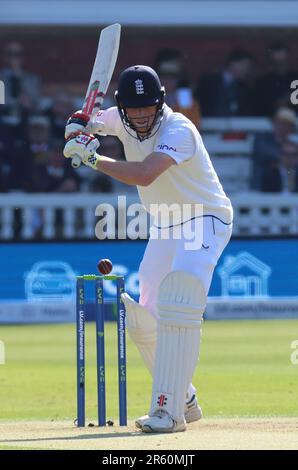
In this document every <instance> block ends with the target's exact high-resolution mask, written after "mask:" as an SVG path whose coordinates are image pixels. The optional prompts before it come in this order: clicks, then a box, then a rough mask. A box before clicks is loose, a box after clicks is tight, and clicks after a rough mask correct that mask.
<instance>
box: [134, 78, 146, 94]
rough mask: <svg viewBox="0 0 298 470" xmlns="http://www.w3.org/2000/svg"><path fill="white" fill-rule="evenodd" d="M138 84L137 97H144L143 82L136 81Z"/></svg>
mask: <svg viewBox="0 0 298 470" xmlns="http://www.w3.org/2000/svg"><path fill="white" fill-rule="evenodd" d="M135 84H136V94H137V95H143V94H144V85H143V80H140V79H139V80H135Z"/></svg>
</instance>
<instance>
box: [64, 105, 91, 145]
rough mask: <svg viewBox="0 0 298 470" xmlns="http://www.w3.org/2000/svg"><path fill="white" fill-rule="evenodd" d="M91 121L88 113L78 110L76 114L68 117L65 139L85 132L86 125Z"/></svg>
mask: <svg viewBox="0 0 298 470" xmlns="http://www.w3.org/2000/svg"><path fill="white" fill-rule="evenodd" d="M88 122H89V116H88V114H85V113H83V111H80V110H79V111H76V112H75V113H74V114H72V115H71V116H70V118H68V120H67V123H66V127H65V135H64V136H65V139H66V140H69V139H71V138H72V137H75V136H76V135H78V134H80V133H81V132H84V131H85V129H86V126H87V124H88Z"/></svg>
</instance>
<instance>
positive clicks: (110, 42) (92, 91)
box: [72, 23, 121, 168]
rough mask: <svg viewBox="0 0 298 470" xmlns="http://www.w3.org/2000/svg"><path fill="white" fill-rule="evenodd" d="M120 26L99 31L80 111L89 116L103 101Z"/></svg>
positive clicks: (77, 161) (75, 161)
mask: <svg viewBox="0 0 298 470" xmlns="http://www.w3.org/2000/svg"><path fill="white" fill-rule="evenodd" d="M120 33H121V25H120V24H118V23H115V24H112V25H110V26H107V27H106V28H104V29H103V30H102V31H101V34H100V37H99V41H98V47H97V53H96V57H95V62H94V65H93V70H92V74H91V78H90V82H89V85H88V90H87V93H86V97H85V100H84V104H83V107H82V110H83V112H84V113H86V114H88V116H91V115H92V114H94V113H95V112H97V111H98V110H99V109H100V107H101V105H102V103H103V100H104V97H105V95H106V92H107V89H108V86H109V84H110V81H111V78H112V75H113V72H114V68H115V65H116V61H117V56H118V50H119V44H120ZM80 164H81V159H80V158H79V157H78V156H75V157H73V159H72V166H73V167H74V168H77V167H79V166H80Z"/></svg>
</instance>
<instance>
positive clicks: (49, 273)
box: [25, 261, 76, 301]
mask: <svg viewBox="0 0 298 470" xmlns="http://www.w3.org/2000/svg"><path fill="white" fill-rule="evenodd" d="M75 288H76V275H75V272H74V271H73V269H72V267H71V266H70V265H69V264H68V263H65V262H63V261H39V262H37V263H35V264H34V265H33V266H32V268H31V270H30V271H29V272H28V274H27V275H26V278H25V294H26V297H27V300H34V301H42V300H60V301H61V300H73V299H74V296H75Z"/></svg>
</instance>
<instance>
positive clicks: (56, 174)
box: [0, 42, 298, 192]
mask: <svg viewBox="0 0 298 470" xmlns="http://www.w3.org/2000/svg"><path fill="white" fill-rule="evenodd" d="M268 51H269V52H268V53H269V55H270V62H271V71H270V72H269V73H266V74H264V75H258V73H256V68H257V66H256V64H255V62H254V58H253V56H252V55H251V54H250V53H248V52H247V51H245V50H233V51H231V53H230V54H229V55H228V57H227V58H226V60H225V61H224V65H223V67H222V69H220V70H217V71H216V72H215V73H210V74H207V75H204V76H201V77H199V78H198V81H197V83H191V82H190V81H189V79H188V77H187V76H186V73H185V70H186V68H185V60H184V58H183V57H182V56H181V54H180V53H179V51H177V50H175V49H173V50H172V49H166V50H161V51H159V53H158V54H157V56H156V60H155V63H154V64H149V65H152V66H154V67H155V69H156V70H157V72H158V74H159V76H160V78H161V82H162V84H163V85H164V86H165V88H166V102H167V104H168V105H169V106H171V107H172V108H173V109H174V110H175V111H179V112H182V113H183V114H185V115H186V116H187V117H189V119H191V120H192V121H193V122H194V124H195V125H196V126H198V128H200V124H201V122H202V119H203V118H204V117H209V118H210V117H214V118H220V117H237V116H241V117H249V116H262V117H267V118H270V119H272V124H273V125H272V130H271V131H268V132H263V133H258V134H256V137H255V140H254V146H253V152H252V156H251V158H252V160H253V177H252V181H251V187H252V189H256V190H261V191H270V192H282V191H290V192H293V191H298V171H297V168H298V141H297V137H296V123H297V116H296V113H297V112H298V106H294V105H293V104H292V103H291V101H290V95H291V83H292V82H293V81H294V80H298V70H293V69H292V68H291V67H290V51H289V49H288V47H287V46H286V45H285V44H274V45H272V46H271V47H270V48H269V49H268ZM256 76H257V78H255V77H256ZM0 80H2V81H3V82H4V84H5V104H4V105H1V106H0V192H10V191H26V192H75V191H84V192H85V191H87V192H89V191H90V192H97V191H98V192H112V191H120V190H121V188H122V185H121V184H120V183H117V182H115V181H114V180H112V179H111V178H109V177H107V176H105V175H101V174H97V173H95V172H91V171H89V170H88V168H85V167H84V166H81V167H80V168H79V169H78V170H73V168H72V167H71V165H70V163H69V162H68V161H67V160H66V159H65V158H63V156H62V149H63V145H64V127H65V122H66V120H67V118H68V117H69V116H70V114H71V113H73V112H74V111H75V110H76V109H78V108H79V106H80V104H78V103H81V102H82V96H76V95H74V94H73V93H70V92H69V90H65V89H63V87H61V89H60V90H58V91H57V90H56V91H55V93H53V94H52V95H51V96H44V94H43V93H42V83H41V80H40V78H39V77H38V76H36V75H34V74H32V73H30V71H28V70H27V67H26V60H25V51H24V49H23V47H22V45H21V44H20V43H18V42H10V43H8V44H7V45H6V47H5V50H4V57H3V60H2V67H1V68H0ZM116 86H117V85H116V83H112V84H111V86H110V88H109V94H108V96H107V98H106V99H105V103H104V105H105V107H109V106H113V105H115V102H114V99H113V94H114V90H115V89H116ZM100 142H101V148H100V152H101V153H102V154H106V155H108V156H110V157H113V158H116V159H123V158H124V155H123V148H122V145H121V143H120V142H119V141H118V140H117V139H116V138H114V137H105V138H101V139H100ZM211 158H212V155H211ZM122 190H123V188H122Z"/></svg>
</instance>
